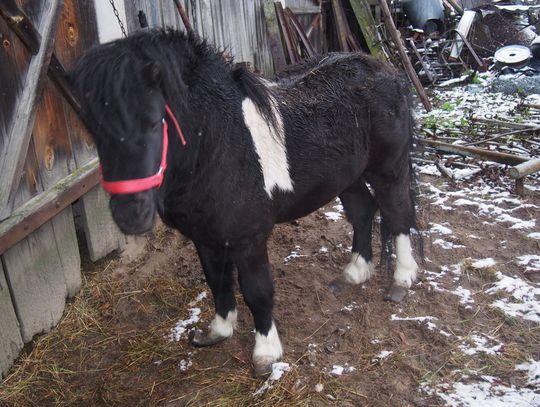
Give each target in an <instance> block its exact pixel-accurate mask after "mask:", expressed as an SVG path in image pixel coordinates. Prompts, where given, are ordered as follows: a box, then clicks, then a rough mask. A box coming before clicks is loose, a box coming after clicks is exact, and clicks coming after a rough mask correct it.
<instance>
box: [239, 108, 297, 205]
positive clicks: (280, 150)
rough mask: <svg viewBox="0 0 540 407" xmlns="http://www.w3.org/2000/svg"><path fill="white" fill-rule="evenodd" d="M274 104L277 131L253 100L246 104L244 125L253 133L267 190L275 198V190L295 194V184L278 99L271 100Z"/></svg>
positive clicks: (243, 109)
mask: <svg viewBox="0 0 540 407" xmlns="http://www.w3.org/2000/svg"><path fill="white" fill-rule="evenodd" d="M270 102H271V104H272V111H273V114H274V117H275V119H276V126H277V128H274V126H272V125H271V124H270V123H268V122H267V121H266V120H265V119H264V117H263V116H262V115H261V114H260V113H259V111H258V110H257V106H255V104H254V103H253V101H252V100H251V99H250V98H245V99H244V101H243V102H242V111H243V113H244V122H245V123H246V127H247V128H248V130H249V131H250V133H251V137H252V138H253V144H254V145H255V151H256V152H257V155H258V156H259V163H260V165H261V169H262V173H263V178H264V190H265V191H266V193H267V194H268V196H269V197H270V198H272V191H273V190H274V188H278V189H280V190H282V191H293V183H292V180H291V175H290V173H289V162H288V161H287V148H286V146H285V133H284V129H283V118H282V117H281V113H280V112H279V108H278V105H277V102H276V101H275V100H274V99H271V100H270Z"/></svg>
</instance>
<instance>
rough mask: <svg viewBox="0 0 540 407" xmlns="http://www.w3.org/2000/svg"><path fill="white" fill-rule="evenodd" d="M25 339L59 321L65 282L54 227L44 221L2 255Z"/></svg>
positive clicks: (65, 292) (47, 329) (63, 301)
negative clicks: (43, 223)
mask: <svg viewBox="0 0 540 407" xmlns="http://www.w3.org/2000/svg"><path fill="white" fill-rule="evenodd" d="M3 258H4V265H5V268H6V274H7V276H8V278H9V281H10V283H11V288H12V293H13V298H14V302H15V304H14V305H15V307H16V309H17V311H18V315H19V318H20V319H19V322H20V324H21V336H22V339H23V341H24V342H29V341H31V340H32V338H33V336H34V335H36V334H38V333H42V332H48V331H49V330H50V329H51V328H52V327H53V326H54V325H56V324H57V323H58V321H60V318H61V316H62V312H63V310H64V303H65V299H66V296H67V286H66V283H65V278H64V270H63V266H62V262H61V259H60V255H59V253H58V246H57V244H56V239H55V235H54V229H53V227H52V225H51V224H50V223H46V224H45V225H43V226H42V227H40V228H39V229H37V230H36V231H35V232H34V233H32V234H31V235H30V236H28V237H27V238H26V239H24V240H22V241H21V242H19V243H17V244H16V245H15V246H13V247H12V248H11V249H10V250H8V251H7V252H6V253H4V255H3Z"/></svg>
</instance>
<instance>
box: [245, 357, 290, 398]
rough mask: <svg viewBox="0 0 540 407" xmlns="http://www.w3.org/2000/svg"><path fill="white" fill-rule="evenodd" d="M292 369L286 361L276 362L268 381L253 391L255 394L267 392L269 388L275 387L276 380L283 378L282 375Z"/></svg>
mask: <svg viewBox="0 0 540 407" xmlns="http://www.w3.org/2000/svg"><path fill="white" fill-rule="evenodd" d="M290 370H291V366H290V365H289V364H288V363H286V362H276V363H273V364H272V373H270V376H269V377H268V379H266V381H265V382H264V383H263V384H262V386H261V387H260V388H259V389H258V390H257V391H255V393H253V395H254V396H259V395H261V394H263V393H265V392H266V391H267V390H269V389H271V388H272V387H274V382H276V381H278V380H279V379H281V377H282V376H283V375H284V374H285V372H289V371H290Z"/></svg>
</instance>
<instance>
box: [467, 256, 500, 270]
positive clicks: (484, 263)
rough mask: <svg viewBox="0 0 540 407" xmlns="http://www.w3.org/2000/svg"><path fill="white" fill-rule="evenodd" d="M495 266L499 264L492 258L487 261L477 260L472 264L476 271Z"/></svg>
mask: <svg viewBox="0 0 540 407" xmlns="http://www.w3.org/2000/svg"><path fill="white" fill-rule="evenodd" d="M495 264H497V262H496V261H495V260H493V259H492V258H491V257H488V258H486V259H481V260H475V261H474V262H473V263H472V264H471V266H472V267H474V268H475V269H485V268H488V267H493V266H495Z"/></svg>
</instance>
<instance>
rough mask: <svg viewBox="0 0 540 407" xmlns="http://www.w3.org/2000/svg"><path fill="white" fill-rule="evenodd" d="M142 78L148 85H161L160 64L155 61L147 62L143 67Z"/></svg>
mask: <svg viewBox="0 0 540 407" xmlns="http://www.w3.org/2000/svg"><path fill="white" fill-rule="evenodd" d="M143 75H144V79H145V80H146V82H147V83H148V84H149V85H153V86H160V85H161V66H160V65H159V63H157V62H156V61H152V62H149V63H148V64H146V66H145V67H144V69H143Z"/></svg>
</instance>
